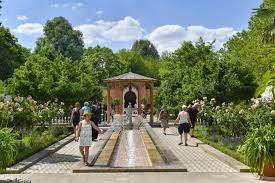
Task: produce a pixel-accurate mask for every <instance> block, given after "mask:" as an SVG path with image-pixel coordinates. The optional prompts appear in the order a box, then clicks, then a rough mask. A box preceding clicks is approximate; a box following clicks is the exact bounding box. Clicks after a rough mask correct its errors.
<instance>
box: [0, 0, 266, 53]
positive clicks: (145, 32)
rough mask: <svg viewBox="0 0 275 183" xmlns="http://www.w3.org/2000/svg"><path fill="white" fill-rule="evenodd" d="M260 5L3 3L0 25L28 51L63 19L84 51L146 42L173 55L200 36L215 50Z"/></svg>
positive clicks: (76, 0) (168, 0) (252, 1)
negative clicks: (79, 33)
mask: <svg viewBox="0 0 275 183" xmlns="http://www.w3.org/2000/svg"><path fill="white" fill-rule="evenodd" d="M261 2H262V0H39V1H38V0H3V3H2V6H3V8H2V10H1V14H2V15H1V17H0V18H1V22H2V23H3V24H4V26H6V27H8V28H10V30H11V31H12V33H13V34H14V35H15V36H16V37H17V38H18V40H19V42H20V43H21V44H22V45H23V46H25V47H28V48H34V47H35V41H36V40H37V38H38V37H41V36H42V35H43V25H44V24H45V22H46V21H47V20H49V19H52V18H53V17H56V16H64V17H65V18H66V19H68V20H69V22H70V23H71V24H72V26H73V27H74V29H77V30H80V31H82V33H83V38H84V42H85V46H86V47H88V46H95V45H97V44H99V45H101V46H107V47H110V48H112V49H113V50H114V51H117V50H119V49H121V48H130V47H131V45H132V43H133V42H134V41H135V40H136V39H149V40H150V41H152V42H153V43H154V44H155V46H156V47H157V49H158V51H160V52H162V51H173V50H174V49H176V48H178V47H179V45H180V43H181V42H182V41H193V42H195V41H196V40H197V39H198V38H199V37H200V36H201V37H203V39H204V40H205V41H209V42H210V41H213V40H214V39H215V40H216V42H215V48H216V49H219V48H221V47H222V45H223V43H224V42H225V41H226V40H228V38H229V37H231V36H232V35H234V34H235V33H236V32H237V31H240V30H242V29H247V27H248V20H249V17H250V16H251V13H252V9H253V8H257V7H258V6H259V5H260V4H261Z"/></svg>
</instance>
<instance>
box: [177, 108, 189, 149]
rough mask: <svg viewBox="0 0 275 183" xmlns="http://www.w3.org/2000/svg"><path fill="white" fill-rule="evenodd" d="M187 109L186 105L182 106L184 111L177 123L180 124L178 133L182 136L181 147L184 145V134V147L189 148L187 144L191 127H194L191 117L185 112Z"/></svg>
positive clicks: (180, 113)
mask: <svg viewBox="0 0 275 183" xmlns="http://www.w3.org/2000/svg"><path fill="white" fill-rule="evenodd" d="M186 109H187V106H186V105H183V106H182V111H181V112H179V115H178V117H177V119H176V123H179V127H178V131H179V134H180V143H179V145H182V144H183V143H182V134H183V132H184V145H185V146H188V144H187V134H188V133H189V132H190V127H191V125H192V123H191V119H190V116H189V114H188V112H186V111H185V110H186Z"/></svg>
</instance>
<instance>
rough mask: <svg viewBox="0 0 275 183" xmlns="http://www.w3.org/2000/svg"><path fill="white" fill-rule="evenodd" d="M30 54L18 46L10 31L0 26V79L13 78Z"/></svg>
mask: <svg viewBox="0 0 275 183" xmlns="http://www.w3.org/2000/svg"><path fill="white" fill-rule="evenodd" d="M29 54H30V52H29V50H27V49H26V48H23V47H22V46H21V45H20V44H18V42H17V39H16V38H15V37H14V36H13V35H12V34H11V33H10V31H9V29H7V28H5V27H3V26H0V79H1V80H5V79H7V78H9V77H11V76H12V74H13V71H14V69H16V68H18V67H19V66H20V65H21V64H23V63H24V62H25V60H26V57H28V55H29Z"/></svg>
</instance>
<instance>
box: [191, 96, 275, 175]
mask: <svg viewBox="0 0 275 183" xmlns="http://www.w3.org/2000/svg"><path fill="white" fill-rule="evenodd" d="M196 102H198V103H200V104H201V115H200V117H199V118H200V119H199V121H200V122H201V124H204V125H206V127H200V128H203V130H202V129H201V130H199V131H197V132H196V135H197V136H198V137H199V138H200V139H201V140H202V141H204V142H206V143H209V144H210V145H212V146H213V147H215V148H217V149H219V150H221V151H223V152H225V153H226V154H229V155H230V156H232V157H234V158H236V159H238V160H240V161H242V162H244V163H246V164H247V165H248V166H250V168H251V171H253V172H257V173H258V174H259V175H266V174H265V170H266V169H268V171H270V167H271V168H273V170H274V167H275V162H274V159H275V101H269V102H266V103H261V102H260V101H257V100H254V101H253V102H251V101H245V102H241V103H239V104H233V103H228V104H226V103H223V104H222V105H217V104H216V102H215V99H211V100H210V101H208V100H207V98H204V100H202V101H199V100H197V101H196ZM267 167H269V168H267ZM273 170H272V171H273Z"/></svg>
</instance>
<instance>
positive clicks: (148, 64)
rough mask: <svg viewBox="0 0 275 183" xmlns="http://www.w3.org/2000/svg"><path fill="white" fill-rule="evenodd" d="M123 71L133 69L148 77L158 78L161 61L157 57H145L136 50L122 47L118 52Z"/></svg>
mask: <svg viewBox="0 0 275 183" xmlns="http://www.w3.org/2000/svg"><path fill="white" fill-rule="evenodd" d="M117 56H118V60H119V63H120V65H121V66H123V67H121V68H122V69H121V73H126V72H129V71H132V72H134V73H137V74H141V75H145V76H148V77H153V78H158V68H159V67H160V63H159V61H158V60H155V59H148V58H143V57H142V56H141V55H139V54H138V53H136V52H133V51H129V50H126V49H122V50H120V51H119V52H118V53H117Z"/></svg>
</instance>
